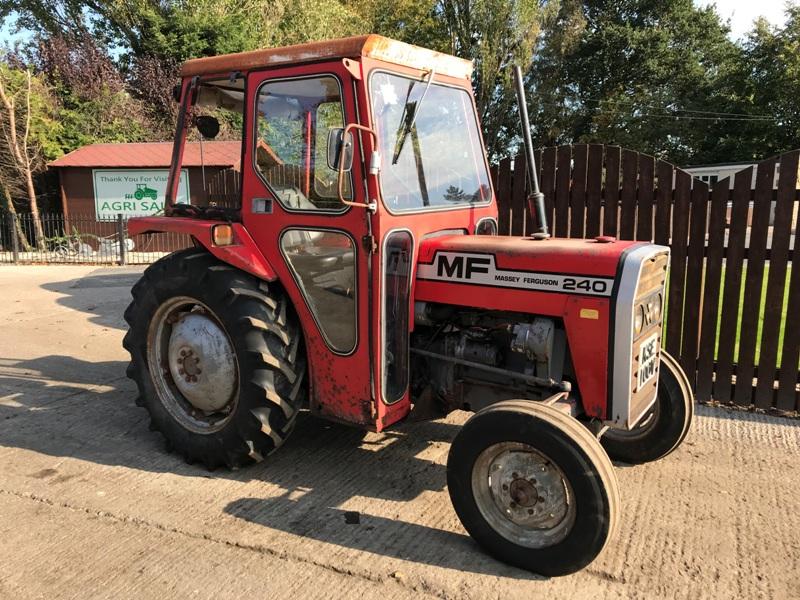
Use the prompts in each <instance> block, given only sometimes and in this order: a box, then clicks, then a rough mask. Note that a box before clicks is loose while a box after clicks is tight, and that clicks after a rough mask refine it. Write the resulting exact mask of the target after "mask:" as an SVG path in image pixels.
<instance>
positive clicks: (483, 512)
mask: <svg viewBox="0 0 800 600" xmlns="http://www.w3.org/2000/svg"><path fill="white" fill-rule="evenodd" d="M447 485H448V489H449V492H450V499H451V500H452V502H453V506H454V508H455V510H456V513H457V514H458V517H459V519H461V523H462V524H463V525H464V528H465V529H466V530H467V531H468V532H469V534H470V535H471V536H472V537H473V538H474V539H475V540H476V541H477V542H478V544H480V545H481V546H482V547H483V548H484V549H485V550H486V551H487V552H488V553H489V554H491V555H493V556H494V557H495V558H498V559H499V560H502V561H504V562H506V563H509V564H511V565H514V566H516V567H520V568H522V569H526V570H528V571H533V572H535V573H540V574H542V575H547V576H555V575H567V574H569V573H574V572H575V571H578V570H580V569H582V568H583V567H585V566H586V565H588V564H589V563H591V562H592V561H593V560H594V559H595V557H597V555H598V554H600V552H601V551H602V550H603V548H604V547H605V545H606V542H607V541H608V539H609V538H610V537H611V535H612V533H613V531H614V528H615V524H616V522H617V521H618V520H619V510H620V500H619V489H618V485H617V479H616V474H615V473H614V467H613V465H612V464H611V461H610V460H609V459H608V456H607V455H606V453H605V451H604V450H603V448H602V447H601V446H600V443H599V442H598V441H597V439H596V438H595V437H594V436H593V435H592V434H591V433H590V432H589V430H588V429H586V427H584V426H583V425H582V424H581V423H580V422H579V421H577V420H575V419H574V418H572V417H570V416H569V415H566V414H564V413H563V412H561V411H559V410H557V409H555V408H553V407H551V406H548V405H544V404H540V403H536V402H531V401H527V400H509V401H504V402H498V403H496V404H493V405H491V406H489V407H487V408H485V409H484V410H481V411H480V412H478V413H476V414H475V415H474V416H473V417H472V418H470V420H469V421H467V423H466V424H465V425H464V427H463V429H462V430H461V431H460V432H459V433H458V435H457V436H456V438H455V440H454V441H453V444H452V446H451V448H450V454H449V456H448V459H447Z"/></svg>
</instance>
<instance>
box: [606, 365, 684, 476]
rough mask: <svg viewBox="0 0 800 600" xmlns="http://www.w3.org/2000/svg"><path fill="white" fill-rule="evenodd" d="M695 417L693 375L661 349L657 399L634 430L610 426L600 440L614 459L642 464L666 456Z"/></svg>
mask: <svg viewBox="0 0 800 600" xmlns="http://www.w3.org/2000/svg"><path fill="white" fill-rule="evenodd" d="M693 417H694V395H693V394H692V387H691V384H690V383H689V379H688V378H687V377H686V374H685V373H684V372H683V369H681V366H680V365H679V364H678V361H676V360H675V359H674V358H672V356H670V355H669V354H667V353H666V352H664V351H662V352H661V364H660V366H659V374H658V392H657V396H656V401H655V402H654V403H653V406H652V407H651V408H650V410H648V411H647V413H645V415H644V416H643V417H642V418H641V419H639V423H637V425H636V426H635V427H634V428H633V429H631V430H622V429H609V430H608V431H606V432H605V433H604V434H603V436H602V438H601V440H600V442H601V443H602V444H603V447H604V448H605V449H606V452H608V455H609V456H610V457H611V458H612V459H614V460H619V461H622V462H626V463H629V464H641V463H646V462H651V461H654V460H658V459H660V458H664V457H665V456H666V455H667V454H669V453H670V452H672V451H673V450H675V449H676V448H677V447H678V446H680V445H681V443H682V442H683V440H684V439H685V438H686V434H687V433H688V432H689V426H690V425H691V424H692V418H693Z"/></svg>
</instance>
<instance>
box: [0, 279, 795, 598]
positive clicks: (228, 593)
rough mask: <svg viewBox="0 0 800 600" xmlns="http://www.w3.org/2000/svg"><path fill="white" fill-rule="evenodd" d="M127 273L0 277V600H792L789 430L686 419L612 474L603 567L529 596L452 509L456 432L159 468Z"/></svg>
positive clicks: (521, 578)
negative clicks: (213, 468)
mask: <svg viewBox="0 0 800 600" xmlns="http://www.w3.org/2000/svg"><path fill="white" fill-rule="evenodd" d="M139 271H140V269H137V268H101V269H97V268H93V267H76V266H69V267H66V266H65V267H59V266H52V267H44V266H41V267H0V465H2V469H1V470H0V514H2V518H0V556H2V557H3V558H2V561H0V598H9V599H12V598H13V599H17V598H158V599H159V600H163V599H166V598H187V597H190V598H195V597H197V598H215V599H216V598H245V597H252V598H303V599H305V598H360V599H361V598H364V599H366V598H380V599H381V600H388V599H391V598H406V597H409V598H410V597H414V598H426V597H433V598H481V599H482V598H503V599H504V600H507V599H515V598H526V599H527V598H538V597H541V598H544V597H549V598H621V597H632V598H670V599H672V598H692V599H695V598H737V599H740V600H745V599H747V600H749V599H751V598H759V597H764V598H798V597H800V578H798V573H800V463H798V456H800V454H799V451H800V422H798V421H790V420H781V419H776V418H770V417H765V416H758V415H751V414H741V413H732V412H728V411H725V410H713V409H706V408H701V409H700V410H699V411H698V413H699V414H698V417H697V419H696V421H695V426H694V428H693V430H692V431H691V432H690V434H689V437H688V438H687V440H686V442H685V443H684V445H683V446H682V447H681V448H680V449H679V450H678V451H677V452H675V453H674V454H673V455H671V456H670V457H668V458H667V459H665V460H663V461H661V462H660V463H656V464H653V465H648V466H642V467H626V466H622V465H619V466H618V475H619V479H620V487H621V490H622V499H623V519H622V524H621V525H622V526H621V527H620V529H619V530H618V531H617V534H616V536H615V537H614V539H613V540H612V542H611V544H610V546H609V547H608V548H607V549H606V551H605V553H604V554H603V555H601V557H600V558H599V559H598V560H597V561H596V562H595V563H593V564H592V565H591V566H590V567H589V568H588V569H586V570H584V571H583V572H581V573H578V574H576V575H573V576H569V577H563V578H558V579H544V578H540V577H537V576H534V575H531V574H529V573H526V572H523V571H519V570H516V569H513V568H511V567H508V566H506V565H503V564H501V563H498V562H496V561H494V560H493V559H491V558H489V557H487V556H486V555H484V554H482V553H481V551H480V550H479V549H478V548H477V547H476V546H475V544H473V543H472V541H471V540H470V538H469V537H467V535H466V534H465V532H464V530H463V529H462V528H461V526H460V524H459V522H458V520H457V518H456V515H455V513H454V512H453V510H452V508H451V506H450V501H449V498H448V496H447V490H446V489H445V467H444V465H445V460H446V457H447V450H448V447H449V443H450V441H451V440H452V438H453V436H454V435H455V433H456V432H457V430H458V426H459V424H460V423H461V422H463V421H464V419H465V418H466V417H467V415H466V414H464V413H456V414H453V415H451V416H450V417H449V418H448V419H446V420H443V421H436V422H432V423H426V424H418V425H407V426H403V427H401V428H399V429H398V430H397V431H391V432H389V433H385V434H379V435H378V434H368V435H366V436H363V435H362V434H360V433H359V432H357V431H355V430H352V429H348V428H345V427H341V426H337V425H331V424H328V423H325V422H322V421H317V420H315V419H313V418H310V417H308V418H301V421H300V422H299V423H298V426H297V429H296V430H295V433H294V435H293V437H292V438H291V440H290V441H289V442H288V443H287V445H286V446H284V447H283V448H282V449H281V450H280V451H279V452H278V453H276V454H275V455H274V456H272V457H271V458H270V459H269V460H268V461H267V462H265V463H262V464H261V465H258V466H256V467H253V468H249V469H244V470H241V471H238V472H235V473H230V472H226V471H217V472H214V473H209V472H206V471H205V470H203V469H201V468H200V467H196V466H190V465H186V464H184V463H183V462H182V461H181V460H180V459H179V458H178V457H177V456H175V455H171V454H167V453H166V452H165V451H164V444H163V441H162V440H161V438H160V437H159V435H157V434H155V433H153V432H150V431H149V430H148V426H147V424H148V419H147V416H146V413H145V412H144V411H143V410H141V409H138V408H136V407H135V406H134V403H133V398H134V388H133V385H132V383H131V382H130V381H128V380H127V379H126V378H125V365H126V364H127V356H126V353H125V352H124V351H123V349H122V347H121V341H122V336H123V333H124V323H123V320H122V312H123V310H124V308H125V306H126V304H127V302H128V298H129V288H130V286H131V285H132V284H133V282H134V281H135V280H136V278H137V277H138V273H139ZM345 511H358V512H359V513H360V515H361V518H360V523H359V524H347V523H346V522H345V517H344V513H345Z"/></svg>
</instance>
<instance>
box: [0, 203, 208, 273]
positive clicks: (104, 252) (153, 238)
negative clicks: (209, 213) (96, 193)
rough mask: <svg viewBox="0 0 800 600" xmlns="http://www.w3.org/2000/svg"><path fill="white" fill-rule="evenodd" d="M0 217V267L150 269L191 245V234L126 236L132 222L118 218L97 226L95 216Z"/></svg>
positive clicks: (29, 215) (102, 222) (23, 215)
mask: <svg viewBox="0 0 800 600" xmlns="http://www.w3.org/2000/svg"><path fill="white" fill-rule="evenodd" d="M39 224H40V226H37V223H36V220H35V219H34V216H33V215H32V214H31V213H16V214H11V213H8V212H0V263H13V264H120V265H125V264H148V263H151V262H153V261H156V260H158V259H159V258H161V257H162V256H165V255H167V254H169V253H170V252H174V251H175V250H180V249H181V248H187V247H189V246H191V245H192V240H191V238H190V237H189V236H188V235H185V234H177V233H157V234H144V235H135V236H129V235H128V219H127V217H125V216H124V215H117V218H116V219H114V220H112V221H98V220H97V219H96V218H95V216H94V215H73V214H70V215H63V214H41V215H40V216H39Z"/></svg>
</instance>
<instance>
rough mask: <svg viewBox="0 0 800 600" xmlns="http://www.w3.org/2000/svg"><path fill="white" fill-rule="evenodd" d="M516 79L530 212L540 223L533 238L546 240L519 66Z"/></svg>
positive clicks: (540, 193) (515, 70)
mask: <svg viewBox="0 0 800 600" xmlns="http://www.w3.org/2000/svg"><path fill="white" fill-rule="evenodd" d="M514 78H515V79H516V83H517V104H518V105H519V117H520V121H521V125H522V141H523V142H524V144H525V155H526V156H527V159H528V164H527V167H528V176H529V177H530V180H531V183H532V187H533V192H532V193H531V194H530V195H529V196H528V210H530V212H531V215H533V214H535V215H536V217H537V219H538V221H539V230H538V231H537V232H536V233H534V234H533V235H532V237H534V238H536V239H540V240H546V239H547V238H549V237H550V233H549V232H548V230H547V215H546V214H545V212H544V194H542V192H540V191H539V177H538V175H537V174H536V160H535V159H534V158H533V141H532V140H531V124H530V121H529V120H528V103H527V101H526V100H525V86H524V84H523V81H522V69H521V68H520V67H519V65H517V66H515V67H514Z"/></svg>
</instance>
